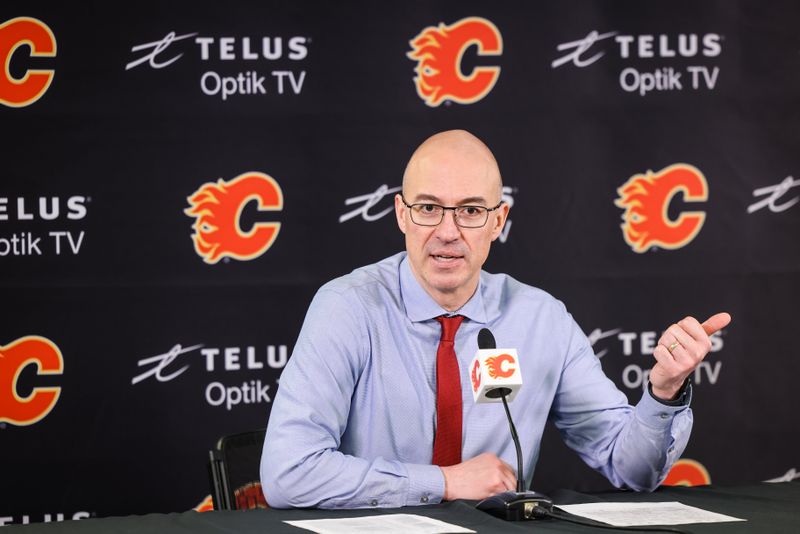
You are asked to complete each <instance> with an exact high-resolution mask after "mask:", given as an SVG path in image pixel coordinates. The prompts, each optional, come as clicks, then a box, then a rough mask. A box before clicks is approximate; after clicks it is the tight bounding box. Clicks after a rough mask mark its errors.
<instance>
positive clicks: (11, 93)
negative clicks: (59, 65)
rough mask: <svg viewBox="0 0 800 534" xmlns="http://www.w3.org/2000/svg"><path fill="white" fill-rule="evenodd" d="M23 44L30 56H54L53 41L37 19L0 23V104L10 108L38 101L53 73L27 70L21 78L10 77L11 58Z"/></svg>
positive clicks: (51, 33)
mask: <svg viewBox="0 0 800 534" xmlns="http://www.w3.org/2000/svg"><path fill="white" fill-rule="evenodd" d="M24 45H27V46H29V47H30V56H31V57H55V55H56V38H55V36H54V35H53V32H52V31H51V30H50V28H49V27H48V26H47V24H45V23H44V22H42V21H41V20H37V19H34V18H31V17H17V18H13V19H11V20H8V21H6V22H4V23H2V24H0V63H2V70H0V104H4V105H6V106H9V107H13V108H21V107H24V106H29V105H31V104H33V103H34V102H36V101H37V100H39V99H40V98H41V97H42V95H43V94H44V93H45V91H47V89H48V88H49V87H50V83H51V82H52V81H53V75H54V71H52V70H46V69H40V70H37V69H28V70H26V71H25V75H24V76H22V78H15V77H14V76H12V75H11V70H10V68H9V67H10V65H11V56H13V55H14V52H16V51H17V49H18V48H19V47H21V46H24Z"/></svg>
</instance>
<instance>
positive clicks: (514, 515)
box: [477, 387, 553, 521]
mask: <svg viewBox="0 0 800 534" xmlns="http://www.w3.org/2000/svg"><path fill="white" fill-rule="evenodd" d="M509 393H511V390H510V389H509V388H502V387H500V388H495V389H493V390H491V391H488V392H486V396H487V397H489V398H491V399H496V398H498V397H502V399H503V407H504V408H505V410H506V417H507V418H508V426H509V428H510V429H511V439H512V440H513V441H514V447H515V448H516V450H517V490H516V491H504V492H503V493H498V494H497V495H492V496H491V497H489V498H486V499H484V500H482V501H481V502H479V503H478V504H477V508H478V510H483V511H484V512H487V513H490V514H492V515H494V516H496V517H499V518H500V519H505V520H506V521H526V520H529V519H540V518H543V517H547V516H546V515H545V514H543V513H542V512H543V511H545V510H546V511H547V512H550V511H552V510H553V501H552V500H550V497H548V496H547V495H544V494H542V493H539V492H536V491H525V486H524V484H523V482H522V477H523V471H522V447H521V446H520V443H519V436H518V435H517V428H516V427H515V426H514V420H513V419H512V418H511V411H510V410H509V409H508V402H507V401H506V396H507V395H508V394H509Z"/></svg>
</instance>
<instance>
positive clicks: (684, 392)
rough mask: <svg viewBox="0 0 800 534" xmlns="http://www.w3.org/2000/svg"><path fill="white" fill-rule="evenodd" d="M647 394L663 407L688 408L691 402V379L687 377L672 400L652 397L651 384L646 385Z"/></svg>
mask: <svg viewBox="0 0 800 534" xmlns="http://www.w3.org/2000/svg"><path fill="white" fill-rule="evenodd" d="M647 392H648V393H649V394H650V396H651V397H653V400H655V401H657V402H660V403H661V404H663V405H664V406H689V402H691V400H692V379H691V378H688V377H687V378H686V380H684V381H683V385H682V386H681V389H680V391H678V395H677V396H676V397H675V399H674V400H662V399H659V398H658V397H656V396H655V395H653V383H652V382H648V383H647Z"/></svg>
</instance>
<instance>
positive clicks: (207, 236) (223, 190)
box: [184, 172, 283, 264]
mask: <svg viewBox="0 0 800 534" xmlns="http://www.w3.org/2000/svg"><path fill="white" fill-rule="evenodd" d="M187 200H188V201H189V204H190V205H191V207H190V208H187V209H186V210H184V213H186V214H187V215H189V216H191V217H195V218H196V219H197V220H196V221H195V223H194V225H193V226H192V228H194V234H193V235H192V239H193V240H194V248H195V250H196V251H197V253H198V254H199V255H200V257H202V258H203V260H204V261H205V262H206V263H211V264H214V263H217V262H218V261H219V260H220V259H221V258H223V257H226V256H227V257H231V258H235V259H237V260H252V259H254V258H257V257H259V256H261V255H262V254H263V253H264V252H266V251H267V250H268V249H269V247H271V246H272V243H274V242H275V238H276V237H278V231H279V230H280V227H281V224H280V223H277V222H257V223H255V224H254V225H253V227H252V228H251V229H250V231H248V232H244V231H243V230H242V228H241V226H240V221H239V219H240V218H241V215H242V210H243V209H244V207H245V205H246V204H247V203H248V202H250V201H251V200H255V201H256V202H257V203H258V209H259V210H260V211H280V210H282V209H283V193H282V192H281V188H280V186H279V185H278V183H277V182H276V181H275V180H273V179H272V178H271V177H270V176H267V175H266V174H263V173H260V172H248V173H245V174H241V175H239V176H237V177H236V178H234V179H233V180H230V181H229V182H224V181H223V180H222V179H220V180H218V181H217V182H216V183H214V182H208V183H206V184H203V185H202V186H201V187H200V189H198V190H197V191H195V192H194V193H193V194H192V196H190V197H188V199H187Z"/></svg>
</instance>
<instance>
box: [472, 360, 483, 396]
mask: <svg viewBox="0 0 800 534" xmlns="http://www.w3.org/2000/svg"><path fill="white" fill-rule="evenodd" d="M470 377H471V378H472V391H478V388H479V387H481V362H479V361H478V360H475V364H474V365H473V366H472V372H471V373H470Z"/></svg>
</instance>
